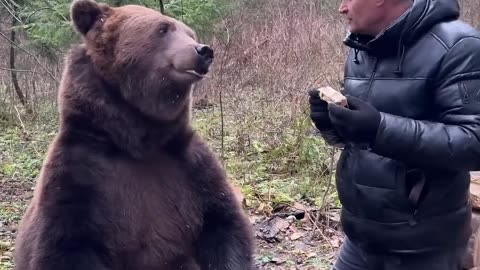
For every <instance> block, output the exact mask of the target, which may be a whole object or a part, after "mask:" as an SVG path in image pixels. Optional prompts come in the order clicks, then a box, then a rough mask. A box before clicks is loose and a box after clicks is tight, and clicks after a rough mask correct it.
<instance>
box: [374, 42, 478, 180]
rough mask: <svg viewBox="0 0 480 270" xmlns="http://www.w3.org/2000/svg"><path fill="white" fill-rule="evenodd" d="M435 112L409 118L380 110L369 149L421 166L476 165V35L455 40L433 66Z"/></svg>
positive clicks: (469, 167) (465, 167) (471, 168)
mask: <svg viewBox="0 0 480 270" xmlns="http://www.w3.org/2000/svg"><path fill="white" fill-rule="evenodd" d="M437 74H438V76H437V80H436V83H435V86H434V87H433V88H432V90H433V92H432V98H433V102H434V106H433V108H435V110H436V111H435V112H434V114H435V116H434V118H433V119H431V120H429V121H423V120H414V119H410V118H404V117H400V116H396V115H392V114H388V113H383V112H381V113H380V114H381V120H380V125H379V129H378V132H377V136H376V139H375V142H374V143H373V144H372V145H371V150H372V151H373V152H374V153H377V154H379V155H382V156H385V157H389V158H392V159H397V160H401V161H402V162H405V163H407V164H410V165H413V166H420V167H433V168H439V169H450V170H469V171H474V170H479V169H480V39H479V38H476V37H466V38H463V39H461V40H459V41H458V42H457V43H456V44H455V45H454V46H453V47H452V48H451V49H450V50H449V51H448V52H447V54H446V55H445V57H444V58H443V60H442V63H441V66H440V68H439V70H438V73H437Z"/></svg>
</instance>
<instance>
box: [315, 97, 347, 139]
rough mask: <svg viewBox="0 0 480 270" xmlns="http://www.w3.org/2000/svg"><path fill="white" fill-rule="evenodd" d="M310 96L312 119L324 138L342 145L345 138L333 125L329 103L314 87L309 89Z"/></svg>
mask: <svg viewBox="0 0 480 270" xmlns="http://www.w3.org/2000/svg"><path fill="white" fill-rule="evenodd" d="M308 94H309V96H310V98H309V102H310V119H312V121H313V123H314V124H315V127H317V129H318V130H319V131H320V134H321V135H322V138H323V139H324V140H325V142H326V143H327V144H330V145H335V146H341V145H342V144H343V138H341V136H340V135H339V134H338V132H337V131H336V130H335V128H334V127H333V124H332V121H331V120H330V116H329V112H328V103H327V102H326V101H324V100H322V99H320V97H319V96H318V91H317V90H316V89H315V88H314V89H311V90H309V91H308Z"/></svg>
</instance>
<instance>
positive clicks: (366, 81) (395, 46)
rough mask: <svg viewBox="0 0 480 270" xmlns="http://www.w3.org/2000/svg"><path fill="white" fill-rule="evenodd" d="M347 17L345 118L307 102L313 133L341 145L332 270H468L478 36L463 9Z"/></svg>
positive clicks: (434, 1)
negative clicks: (340, 235)
mask: <svg viewBox="0 0 480 270" xmlns="http://www.w3.org/2000/svg"><path fill="white" fill-rule="evenodd" d="M339 11H340V13H342V14H344V15H345V16H346V17H347V18H348V23H349V35H347V37H346V39H345V44H346V45H347V46H349V47H351V49H350V51H349V53H348V57H347V61H346V64H345V78H344V90H343V94H345V95H346V96H347V97H348V106H347V108H342V107H340V106H337V105H333V104H328V106H327V103H325V102H323V101H321V100H320V99H319V98H318V94H317V93H316V92H315V91H310V104H311V118H312V120H313V122H314V123H315V125H316V127H317V128H318V129H319V130H320V132H321V133H322V135H323V137H324V138H325V139H326V141H327V142H328V143H330V144H343V145H344V149H343V152H342V155H341V157H340V160H339V161H338V165H337V173H336V174H337V175H336V181H337V190H338V195H339V198H340V201H341V203H342V205H343V208H342V216H341V220H342V226H343V229H344V232H345V234H346V238H345V242H344V244H343V245H342V247H341V249H340V252H339V258H338V260H337V262H336V263H335V266H334V269H337V270H360V269H362V270H363V269H365V270H366V269H369V270H371V269H385V270H398V269H405V270H407V269H408V270H417V269H418V270H419V269H422V270H423V269H432V270H453V269H461V264H462V260H463V258H464V254H465V251H466V246H467V242H468V239H469V237H470V234H471V228H470V221H471V205H470V204H469V202H468V199H469V181H470V178H469V171H472V170H478V169H479V168H480V33H479V32H477V31H476V30H475V29H473V28H472V27H470V26H469V25H467V24H465V23H464V22H462V21H459V20H458V17H459V6H458V3H457V2H456V0H414V1H412V0H343V2H342V3H341V5H340V10H339Z"/></svg>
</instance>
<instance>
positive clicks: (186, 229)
mask: <svg viewBox="0 0 480 270" xmlns="http://www.w3.org/2000/svg"><path fill="white" fill-rule="evenodd" d="M184 165H185V164H183V166H182V163H181V162H180V161H178V160H175V159H173V158H171V157H169V156H168V155H166V154H160V155H158V156H157V157H156V158H154V159H151V160H147V161H132V160H125V159H118V160H116V161H115V162H111V163H110V164H109V167H110V168H109V169H107V170H106V171H108V175H107V176H106V179H105V181H108V182H110V183H109V184H108V185H102V186H101V187H100V189H101V190H100V192H101V193H102V194H104V195H105V196H104V199H103V205H104V206H105V207H108V209H106V210H107V213H108V214H107V216H109V219H111V220H112V224H111V225H110V226H111V230H112V233H111V234H110V235H111V236H112V237H113V238H112V239H109V240H110V241H111V246H112V247H117V249H118V248H119V247H120V248H119V249H118V250H117V252H118V255H120V257H119V259H121V260H124V259H125V260H126V261H131V260H132V259H133V257H132V256H131V255H133V254H135V253H137V252H139V251H141V254H142V256H141V257H140V258H136V260H140V261H136V262H132V263H133V264H134V265H137V266H138V265H140V264H150V263H151V264H152V265H159V263H161V262H159V260H160V261H161V260H162V259H163V258H172V257H176V256H181V255H183V254H189V253H190V252H191V248H192V243H193V242H194V241H195V237H196V236H197V235H198V233H199V231H200V229H201V224H202V221H203V217H202V214H203V211H204V209H202V208H203V205H200V204H193V202H199V201H202V200H201V199H200V197H201V194H200V192H199V190H198V189H199V187H198V185H199V184H200V183H199V182H198V181H197V180H196V179H194V176H193V175H191V173H190V172H188V171H186V170H185V169H182V168H184ZM122 247H123V248H122ZM129 255H130V256H129Z"/></svg>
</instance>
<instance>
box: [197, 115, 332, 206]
mask: <svg viewBox="0 0 480 270" xmlns="http://www.w3.org/2000/svg"><path fill="white" fill-rule="evenodd" d="M271 117H279V118H281V117H282V115H281V114H271ZM193 120H194V121H193V123H194V127H195V129H196V130H197V131H198V132H199V133H200V134H201V135H202V136H203V137H204V138H206V139H207V140H208V141H209V143H210V145H212V146H213V147H214V150H215V152H216V153H218V154H219V155H220V154H221V153H222V148H221V143H220V142H221V131H220V129H219V127H220V126H221V122H220V120H221V118H220V114H219V111H218V110H217V108H215V109H214V110H213V111H201V112H200V111H197V112H195V114H194V118H193ZM271 125H274V126H283V125H284V124H283V123H281V122H280V123H271ZM224 126H225V128H224V150H223V151H224V155H225V166H226V169H227V172H228V173H229V177H230V179H231V180H233V181H235V182H237V184H239V185H240V186H241V188H242V192H243V194H244V196H245V199H246V201H247V205H248V206H251V207H255V208H257V209H259V210H260V211H265V212H269V211H271V210H272V209H274V208H276V207H277V206H279V205H283V204H290V203H293V202H294V201H299V200H307V201H308V202H309V203H313V204H316V205H317V206H321V205H324V206H327V205H328V204H331V203H334V204H338V202H337V201H336V196H335V188H334V183H333V180H334V179H330V172H329V169H330V168H329V166H330V164H329V161H330V157H331V155H330V153H327V150H328V149H329V148H328V147H327V146H326V145H325V143H324V141H323V139H321V138H320V137H319V136H311V135H307V134H308V133H309V131H311V129H312V126H311V122H310V121H309V118H308V117H306V115H300V116H298V117H297V118H296V119H295V121H293V122H292V123H291V124H290V125H287V126H286V127H285V128H283V129H282V132H281V133H277V134H265V130H271V129H272V126H268V124H267V123H266V121H265V119H263V118H262V117H260V116H259V115H258V114H252V115H249V116H248V117H245V118H241V119H240V120H234V119H231V118H230V115H228V113H227V114H226V115H225V119H224ZM330 180H332V185H331V187H330V190H329V192H328V194H327V196H326V203H325V204H323V202H322V201H323V199H324V194H325V193H326V192H327V186H328V185H329V184H328V183H329V181H330Z"/></svg>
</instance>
